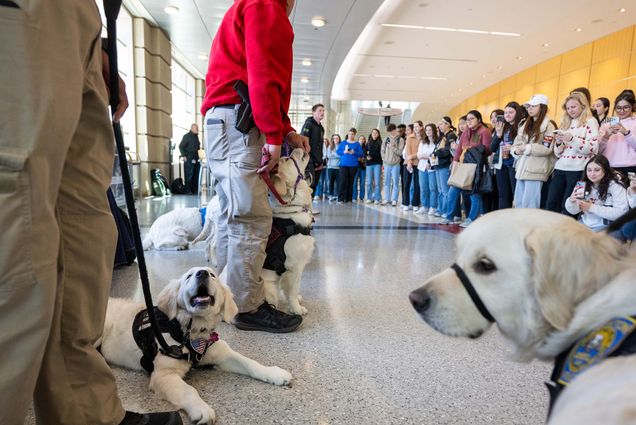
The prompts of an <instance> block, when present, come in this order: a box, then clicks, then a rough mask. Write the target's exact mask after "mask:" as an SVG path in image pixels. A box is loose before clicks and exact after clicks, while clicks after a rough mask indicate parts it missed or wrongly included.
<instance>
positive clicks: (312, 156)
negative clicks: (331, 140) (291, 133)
mask: <svg viewBox="0 0 636 425" xmlns="http://www.w3.org/2000/svg"><path fill="white" fill-rule="evenodd" d="M324 117H325V105H323V104H321V103H318V104H316V105H314V106H312V107H311V116H310V117H307V119H306V120H305V123H304V124H303V128H302V130H301V131H300V133H301V134H302V135H303V136H305V137H307V138H308V139H309V148H310V150H309V162H308V163H307V168H306V169H305V174H306V175H307V176H309V178H310V181H311V190H313V191H314V193H315V192H316V185H318V181H319V180H320V175H321V174H322V169H323V164H322V145H323V139H324V137H325V129H324V127H323V126H322V120H323V118H324Z"/></svg>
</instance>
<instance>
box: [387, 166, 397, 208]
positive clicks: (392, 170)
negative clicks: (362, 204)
mask: <svg viewBox="0 0 636 425" xmlns="http://www.w3.org/2000/svg"><path fill="white" fill-rule="evenodd" d="M391 189H393V191H391ZM399 191H400V164H395V165H385V166H384V199H385V200H386V201H394V202H397V200H398V196H399V193H400V192H399Z"/></svg>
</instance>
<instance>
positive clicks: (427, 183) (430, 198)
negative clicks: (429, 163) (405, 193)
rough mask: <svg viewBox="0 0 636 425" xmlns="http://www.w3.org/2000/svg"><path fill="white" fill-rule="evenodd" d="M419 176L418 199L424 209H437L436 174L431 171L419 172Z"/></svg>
mask: <svg viewBox="0 0 636 425" xmlns="http://www.w3.org/2000/svg"><path fill="white" fill-rule="evenodd" d="M419 174H420V197H421V200H422V206H423V207H424V208H433V209H437V206H438V202H439V200H438V195H437V178H436V175H437V173H436V172H435V170H433V171H419Z"/></svg>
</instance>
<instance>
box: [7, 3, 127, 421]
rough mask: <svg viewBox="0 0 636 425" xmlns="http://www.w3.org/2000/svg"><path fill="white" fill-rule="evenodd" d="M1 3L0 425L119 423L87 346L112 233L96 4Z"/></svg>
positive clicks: (98, 317)
mask: <svg viewBox="0 0 636 425" xmlns="http://www.w3.org/2000/svg"><path fill="white" fill-rule="evenodd" d="M14 3H15V6H17V7H11V6H0V40H2V42H1V43H0V235H1V236H0V237H1V245H0V320H1V326H0V394H1V396H0V424H2V425H17V424H22V423H23V422H24V416H25V413H26V410H27V408H28V406H29V403H30V402H31V400H32V398H34V402H35V410H36V416H37V421H38V423H41V424H56V425H60V424H73V425H80V424H81V425H86V424H108V425H111V424H118V423H119V422H120V421H121V420H122V418H123V416H124V410H123V408H122V405H121V402H120V400H119V398H118V396H117V390H116V386H115V381H114V378H113V375H112V372H111V371H110V369H109V367H108V366H107V364H106V363H105V362H104V359H103V358H102V357H101V355H100V354H99V353H98V352H97V351H96V350H95V349H94V348H93V343H94V342H95V341H96V339H97V338H98V337H99V336H100V334H101V332H102V329H103V325H104V316H105V311H106V303H107V301H108V295H109V291H110V283H111V275H112V267H113V255H114V247H115V242H116V230H115V225H114V221H113V218H112V215H111V213H110V210H109V207H108V202H107V198H106V189H107V187H108V185H109V182H110V177H111V171H112V166H113V135H112V129H111V126H110V120H109V115H108V109H107V93H106V86H105V84H104V80H103V77H102V73H101V63H102V61H101V44H100V40H99V36H100V31H101V26H100V20H99V14H98V10H97V7H96V4H95V2H94V1H93V0H56V1H51V0H14Z"/></svg>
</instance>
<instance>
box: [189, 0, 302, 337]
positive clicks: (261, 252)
mask: <svg viewBox="0 0 636 425" xmlns="http://www.w3.org/2000/svg"><path fill="white" fill-rule="evenodd" d="M293 7H294V0H235V1H234V4H233V5H232V6H231V7H230V8H229V9H228V11H227V13H226V14H225V16H224V17H223V21H222V22H221V25H220V27H219V29H218V32H217V34H216V36H215V38H214V41H213V42H212V48H211V50H210V63H209V69H208V73H207V76H206V78H205V85H206V93H205V97H204V100H203V105H202V106H201V113H202V114H203V115H204V116H205V119H204V126H205V150H206V156H207V163H208V166H209V167H210V170H211V172H212V175H213V176H214V178H215V180H216V185H215V189H216V193H217V194H218V197H219V202H220V206H221V215H220V217H219V223H218V228H217V246H216V252H217V256H218V258H217V260H218V270H219V271H221V270H223V268H224V267H225V268H226V272H227V284H228V285H229V286H230V288H231V289H232V292H233V294H234V299H235V301H236V304H237V305H238V307H239V314H238V315H237V316H236V318H235V325H236V327H237V328H239V329H243V330H260V331H266V332H276V333H280V332H291V331H293V330H295V329H296V328H298V326H300V324H301V322H302V318H301V316H298V315H289V314H285V313H283V312H281V311H279V310H276V309H275V308H273V307H272V306H271V305H269V304H267V303H266V302H265V301H264V300H265V296H264V288H263V280H262V278H261V277H260V275H261V270H262V268H263V263H264V261H265V246H266V243H267V239H268V237H269V234H270V231H271V226H272V210H271V207H270V205H269V201H268V193H267V192H268V188H267V185H265V183H264V182H263V181H262V179H261V178H260V176H259V173H269V172H270V170H271V169H272V168H273V167H274V166H275V165H276V162H277V161H278V159H279V158H280V152H281V144H282V143H283V140H286V141H287V143H288V144H289V145H290V146H291V147H301V148H303V149H305V150H306V151H309V141H308V139H307V138H306V137H304V136H301V135H299V134H297V133H296V132H295V130H294V129H293V128H292V126H291V123H290V120H289V117H288V116H287V111H288V109H289V100H290V96H291V75H292V68H293V52H292V42H293V39H294V32H293V29H292V26H291V23H290V22H289V18H288V16H289V14H290V13H291V11H292V9H293ZM238 80H242V81H243V82H245V83H246V84H247V86H248V88H249V96H250V101H251V105H252V111H253V114H254V121H255V123H256V127H255V128H253V129H252V130H251V131H250V132H249V134H243V133H241V132H239V131H238V130H237V129H236V128H235V124H236V119H237V112H238V107H239V104H240V103H241V98H240V97H239V95H238V94H237V93H236V91H235V90H234V88H233V86H234V84H235V83H236V82H237V81H238ZM263 146H266V147H267V151H268V152H269V155H270V157H271V159H270V161H269V163H268V164H266V165H264V166H261V165H260V164H261V152H262V149H263Z"/></svg>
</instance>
